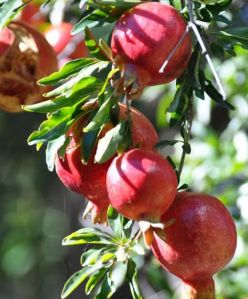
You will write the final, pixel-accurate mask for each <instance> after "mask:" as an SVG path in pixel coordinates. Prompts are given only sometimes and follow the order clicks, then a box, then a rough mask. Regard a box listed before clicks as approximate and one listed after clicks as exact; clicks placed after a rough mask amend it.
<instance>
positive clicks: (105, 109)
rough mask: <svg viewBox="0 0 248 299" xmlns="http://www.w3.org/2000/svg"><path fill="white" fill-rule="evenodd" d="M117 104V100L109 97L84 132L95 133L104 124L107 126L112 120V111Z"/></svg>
mask: <svg viewBox="0 0 248 299" xmlns="http://www.w3.org/2000/svg"><path fill="white" fill-rule="evenodd" d="M114 103H115V98H113V97H112V96H109V98H108V99H107V100H106V101H105V102H104V103H103V104H102V106H101V107H100V108H99V110H98V111H97V113H96V114H95V116H94V117H93V119H92V120H91V122H90V123H89V124H88V125H87V126H86V127H85V128H84V132H90V131H95V130H97V129H99V128H101V126H102V125H103V124H105V123H106V122H107V121H108V120H109V118H110V109H111V107H112V106H113V105H114Z"/></svg>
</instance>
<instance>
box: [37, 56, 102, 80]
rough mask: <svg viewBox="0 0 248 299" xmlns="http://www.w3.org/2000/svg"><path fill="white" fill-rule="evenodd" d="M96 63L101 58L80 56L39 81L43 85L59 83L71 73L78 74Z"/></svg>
mask: <svg viewBox="0 0 248 299" xmlns="http://www.w3.org/2000/svg"><path fill="white" fill-rule="evenodd" d="M94 64H99V60H97V59H95V58H80V59H76V60H73V61H69V62H67V63H66V64H65V65H64V66H63V67H62V68H61V69H60V70H59V71H58V72H55V73H53V74H51V75H50V76H48V77H45V78H42V79H41V80H39V81H38V83H39V84H41V85H53V84H57V83H59V82H60V81H61V80H64V79H66V78H68V77H69V76H71V75H74V74H77V73H78V72H79V71H81V70H82V69H84V68H86V67H88V66H91V65H94Z"/></svg>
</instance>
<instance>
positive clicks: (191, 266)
mask: <svg viewBox="0 0 248 299" xmlns="http://www.w3.org/2000/svg"><path fill="white" fill-rule="evenodd" d="M161 222H162V223H165V224H166V223H169V222H171V224H170V225H168V226H166V225H165V228H164V230H163V232H162V234H161V233H160V234H159V235H157V234H154V235H155V236H154V241H153V244H152V251H153V253H154V255H155V257H156V258H157V259H158V260H159V262H160V263H161V264H162V266H163V267H165V268H166V269H167V270H168V271H169V272H171V273H173V274H174V275H176V276H178V277H180V278H181V279H182V280H183V281H184V285H185V297H184V298H185V299H189V298H190V299H196V298H197V299H213V298H215V290H214V289H215V287H214V281H213V278H212V277H213V275H214V274H215V273H217V272H218V271H220V270H221V269H222V268H223V267H224V266H225V265H226V264H227V263H228V262H229V261H230V260H231V258H232V257H233V255H234V252H235V248H236V239H237V236H236V229H235V224H234V222H233V219H232V217H231V215H230V214H229V212H228V210H227V209H226V208H225V206H224V205H223V204H222V203H221V202H220V201H219V200H218V199H217V198H215V197H213V196H210V195H205V194H200V193H191V192H181V193H178V194H177V196H176V199H175V201H174V202H173V204H172V205H171V207H170V208H169V210H168V211H167V212H166V213H165V214H164V215H163V216H162V217H161ZM161 237H162V238H161Z"/></svg>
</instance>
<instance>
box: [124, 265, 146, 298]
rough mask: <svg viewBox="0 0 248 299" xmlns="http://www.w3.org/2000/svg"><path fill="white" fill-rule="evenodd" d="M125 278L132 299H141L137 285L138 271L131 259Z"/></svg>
mask: <svg viewBox="0 0 248 299" xmlns="http://www.w3.org/2000/svg"><path fill="white" fill-rule="evenodd" d="M126 278H127V281H128V283H129V287H130V290H131V293H132V296H133V299H143V297H142V295H141V292H140V289H139V285H138V271H137V268H136V264H135V262H134V261H133V260H132V259H129V260H128V264H127V276H126Z"/></svg>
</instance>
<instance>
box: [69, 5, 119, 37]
mask: <svg viewBox="0 0 248 299" xmlns="http://www.w3.org/2000/svg"><path fill="white" fill-rule="evenodd" d="M119 16H120V14H117V15H116V16H111V15H110V14H109V13H107V12H104V11H102V10H100V9H96V10H94V11H93V12H92V13H89V14H87V15H86V16H85V17H84V18H83V19H82V20H80V21H79V22H78V23H77V24H76V25H75V26H74V28H73V30H72V34H78V33H79V32H82V31H84V30H85V29H86V28H94V27H103V26H104V25H106V24H109V23H112V22H114V21H115V20H117V19H118V18H119Z"/></svg>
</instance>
